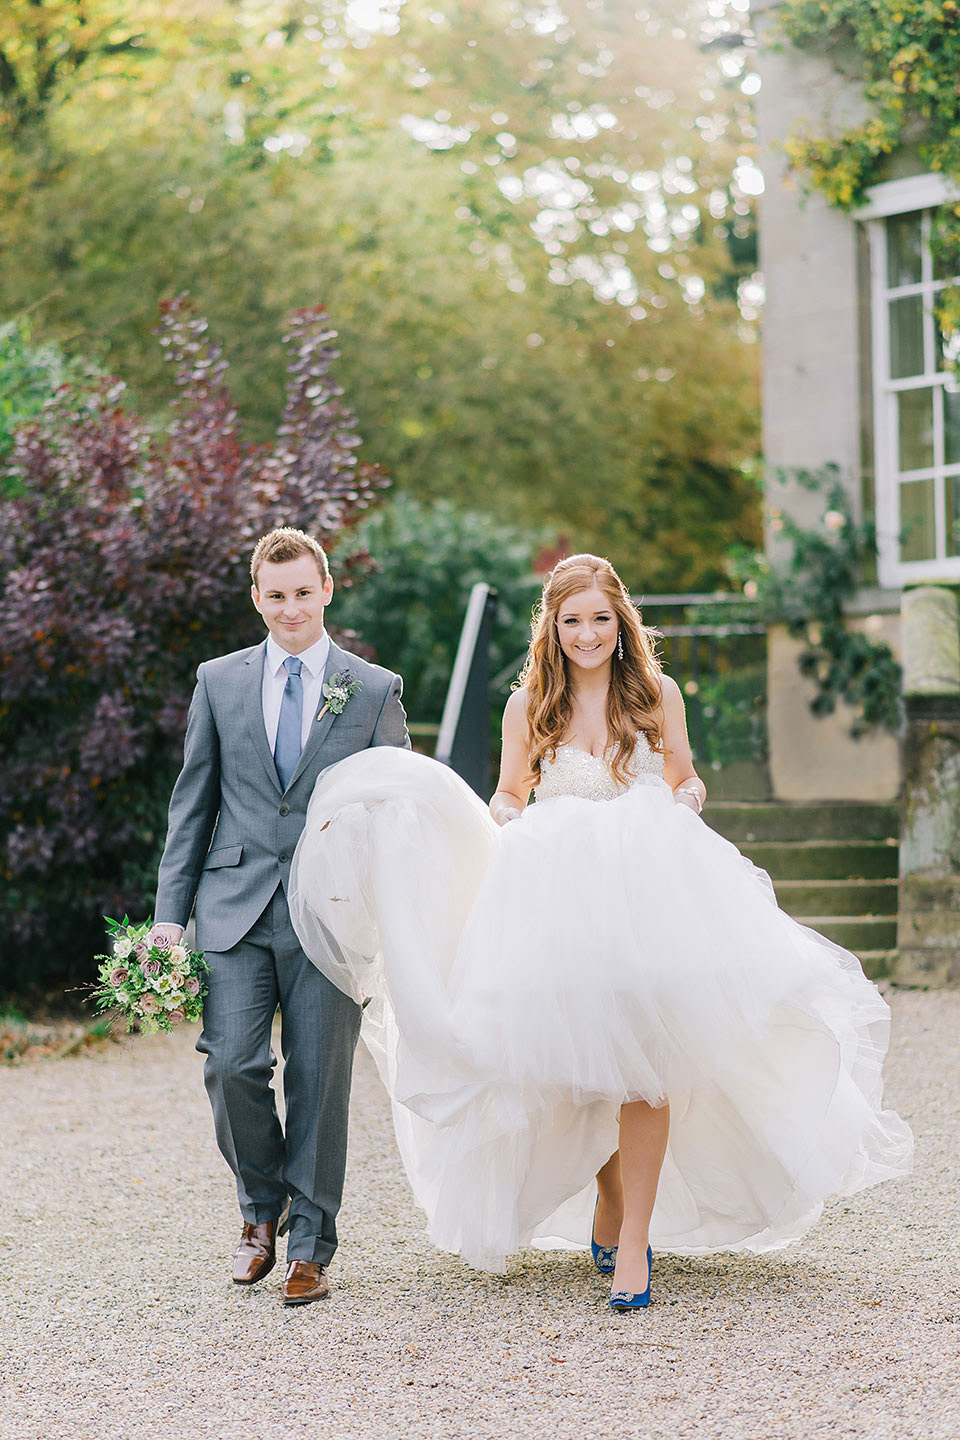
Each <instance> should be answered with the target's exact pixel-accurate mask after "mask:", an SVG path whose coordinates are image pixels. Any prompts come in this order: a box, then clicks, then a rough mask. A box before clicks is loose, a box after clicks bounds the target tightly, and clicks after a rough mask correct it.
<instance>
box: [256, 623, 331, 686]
mask: <svg viewBox="0 0 960 1440" xmlns="http://www.w3.org/2000/svg"><path fill="white" fill-rule="evenodd" d="M329 654H330V636H329V635H328V634H327V632H326V630H324V632H323V634H322V635H321V636H320V639H319V640H315V641H314V642H313V644H312V645H311V646H310V647H309V648H308V649H307V650H303V651H301V653H300V654H299V655H298V656H297V659H298V660H300V661H302V662H303V668H304V670H306V672H307V674H308V675H311V676H313V677H314V678H315V677H316V676H317V675H322V674H323V672H324V670H325V669H326V666H327V657H328V655H329ZM287 659H289V651H287V650H284V649H283V647H282V646H281V645H278V644H277V642H276V640H274V638H273V636H272V635H268V636H267V669H268V670H269V671H270V674H271V675H278V674H279V673H280V670H281V669H282V667H283V662H284V660H287Z"/></svg>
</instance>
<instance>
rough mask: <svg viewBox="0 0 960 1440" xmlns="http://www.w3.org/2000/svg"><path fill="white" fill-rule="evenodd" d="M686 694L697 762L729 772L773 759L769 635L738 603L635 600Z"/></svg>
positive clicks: (724, 598)
mask: <svg viewBox="0 0 960 1440" xmlns="http://www.w3.org/2000/svg"><path fill="white" fill-rule="evenodd" d="M635 603H636V604H637V605H638V606H639V608H640V612H641V615H642V617H643V621H644V624H646V625H649V626H651V627H652V628H653V629H655V630H658V631H659V632H660V635H661V636H662V639H661V640H660V641H659V643H658V652H659V654H660V659H661V662H662V664H663V668H664V670H665V671H666V672H667V674H668V675H672V676H673V678H674V679H675V680H676V681H677V683H678V685H679V686H680V688H681V689H682V691H683V693H684V697H685V700H686V707H687V727H688V729H689V732H690V744H691V748H692V750H693V755H694V759H695V760H696V761H698V762H699V763H701V764H706V765H711V766H713V767H723V766H725V765H730V764H732V763H735V762H738V761H743V760H764V759H765V758H766V754H767V725H766V713H767V627H766V625H765V624H764V623H763V621H762V620H760V619H759V617H758V616H757V613H756V610H755V608H754V607H752V606H751V605H750V604H749V603H748V602H745V601H744V600H743V598H742V597H741V596H739V595H730V594H728V593H724V592H721V593H717V594H685V595H648V596H645V597H635Z"/></svg>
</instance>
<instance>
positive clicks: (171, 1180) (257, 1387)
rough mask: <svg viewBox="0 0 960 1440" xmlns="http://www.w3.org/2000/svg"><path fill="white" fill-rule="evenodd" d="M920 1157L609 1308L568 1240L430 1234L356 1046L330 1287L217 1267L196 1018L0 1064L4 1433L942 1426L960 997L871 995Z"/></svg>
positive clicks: (222, 1222) (575, 1434) (957, 1297)
mask: <svg viewBox="0 0 960 1440" xmlns="http://www.w3.org/2000/svg"><path fill="white" fill-rule="evenodd" d="M891 1003H892V1005H893V1009H894V1022H895V1043H894V1051H893V1055H892V1058H891V1063H890V1066H889V1072H888V1085H887V1094H888V1100H889V1103H890V1104H891V1105H894V1106H895V1107H896V1108H897V1109H898V1110H900V1112H901V1114H903V1115H904V1117H905V1118H906V1119H908V1120H909V1121H910V1123H911V1124H912V1125H913V1127H914V1130H915V1133H916V1136H917V1173H916V1176H915V1178H914V1179H913V1180H912V1181H909V1180H908V1181H898V1182H896V1183H894V1184H889V1185H885V1186H881V1187H879V1188H878V1189H876V1190H873V1191H868V1192H867V1193H866V1194H865V1195H860V1196H857V1197H855V1198H854V1199H853V1200H852V1201H849V1202H847V1203H842V1202H838V1203H837V1204H835V1205H833V1206H832V1207H831V1208H830V1210H829V1212H828V1213H827V1215H826V1216H825V1217H824V1219H823V1220H822V1221H821V1223H820V1224H819V1225H818V1226H817V1227H816V1229H815V1230H814V1231H813V1233H812V1234H811V1235H810V1236H809V1237H808V1238H807V1239H806V1240H805V1241H804V1242H803V1243H802V1244H801V1245H799V1246H796V1247H794V1248H793V1249H792V1250H789V1251H786V1252H783V1251H781V1252H779V1253H778V1254H776V1255H773V1256H768V1257H761V1258H757V1259H738V1258H736V1257H733V1256H723V1255H720V1256H714V1257H710V1258H707V1259H677V1258H674V1257H671V1256H669V1255H660V1256H658V1257H657V1263H656V1274H655V1277H654V1304H653V1305H652V1306H651V1307H650V1309H649V1310H648V1311H647V1312H646V1313H645V1314H642V1315H636V1316H622V1317H621V1316H614V1315H612V1314H610V1312H609V1311H607V1310H606V1309H605V1302H606V1290H605V1286H604V1282H603V1281H602V1280H601V1278H600V1277H599V1276H598V1275H596V1274H595V1272H594V1271H593V1269H592V1267H591V1265H590V1262H589V1256H587V1255H585V1254H557V1253H553V1254H544V1253H539V1252H527V1253H524V1254H523V1255H522V1256H520V1257H518V1258H516V1259H514V1261H513V1262H512V1263H511V1266H510V1270H509V1273H508V1275H507V1276H506V1277H505V1278H500V1277H494V1276H484V1275H480V1274H477V1273H475V1272H473V1271H470V1270H468V1269H467V1268H466V1267H464V1266H463V1265H461V1264H460V1263H459V1262H458V1261H456V1260H454V1259H453V1258H451V1257H450V1256H447V1255H443V1254H440V1253H438V1252H435V1251H433V1250H432V1249H431V1248H430V1246H429V1245H428V1244H427V1242H426V1240H425V1238H424V1236H423V1233H422V1224H421V1217H420V1213H419V1212H418V1211H417V1210H416V1209H415V1208H414V1206H413V1204H412V1203H411V1201H410V1198H409V1196H408V1194H407V1190H406V1186H405V1183H404V1180H403V1176H402V1172H401V1169H400V1164H399V1161H398V1159H397V1155H396V1151H395V1149H394V1145H393V1138H392V1132H391V1128H390V1120H389V1112H388V1107H387V1104H386V1102H385V1098H384V1095H383V1092H382V1090H381V1089H380V1085H379V1082H378V1080H377V1078H376V1074H375V1072H374V1070H373V1067H372V1064H371V1063H370V1061H369V1058H368V1057H367V1055H366V1053H365V1052H364V1051H362V1050H361V1053H360V1055H359V1057H358V1067H357V1080H356V1085H355V1090H354V1112H353V1131H352V1139H351V1163H350V1168H349V1172H348V1179H347V1193H346V1197H345V1201H344V1212H343V1216H342V1224H341V1232H342V1243H341V1249H340V1253H339V1255H338V1258H337V1261H336V1263H335V1266H334V1271H333V1277H332V1278H333V1293H332V1295H331V1298H330V1299H329V1300H328V1301H327V1302H325V1303H324V1304H321V1305H314V1306H308V1307H306V1308H304V1309H302V1310H284V1309H283V1308H282V1307H281V1306H280V1304H279V1303H278V1293H279V1283H280V1276H281V1274H282V1267H281V1266H280V1265H278V1267H277V1269H276V1270H275V1271H274V1272H273V1274H272V1275H270V1276H269V1277H268V1279H267V1280H266V1281H264V1282H263V1283H262V1284H261V1285H259V1286H257V1287H255V1288H254V1289H252V1290H249V1291H248V1290H241V1289H239V1288H238V1287H236V1286H234V1285H232V1284H231V1283H230V1281H229V1268H230V1261H231V1258H232V1253H233V1247H234V1244H235V1242H236V1235H237V1233H238V1220H237V1216H236V1211H235V1205H234V1202H233V1197H232V1181H231V1180H230V1177H229V1175H228V1174H227V1172H226V1170H225V1168H224V1167H223V1164H222V1162H221V1160H220V1157H219V1155H218V1154H217V1152H216V1150H215V1147H214V1144H213V1138H212V1127H211V1122H210V1117H209V1114H208V1110H207V1102H206V1097H205V1095H204V1093H203V1088H202V1084H201V1078H200V1064H201V1062H200V1058H199V1057H198V1056H197V1055H195V1054H194V1053H193V1050H192V1048H191V1047H192V1042H193V1039H194V1036H193V1035H191V1034H181V1035H175V1036H169V1037H167V1036H155V1037H151V1038H147V1039H138V1040H133V1041H128V1042H125V1043H124V1044H123V1045H122V1046H109V1047H106V1048H104V1049H103V1050H101V1051H98V1052H96V1053H91V1054H86V1055H81V1056H78V1057H76V1058H74V1059H67V1060H63V1061H60V1062H56V1063H54V1062H42V1063H39V1064H35V1065H24V1066H21V1067H19V1068H16V1069H6V1070H3V1071H0V1115H2V1130H0V1143H2V1151H0V1154H2V1174H0V1216H2V1220H0V1436H2V1437H3V1440H28V1437H29V1440H60V1437H64V1440H67V1437H69V1440H87V1437H98V1440H99V1437H108V1440H112V1437H124V1440H125V1437H128V1436H129V1437H131V1440H180V1437H184V1440H186V1437H190V1440H207V1437H210V1440H299V1437H311V1440H312V1437H329V1440H352V1437H355V1436H364V1437H367V1436H386V1437H394V1436H397V1437H404V1440H405V1437H411V1440H432V1437H437V1440H459V1437H470V1440H514V1437H517V1440H520V1437H524V1440H526V1437H537V1440H541V1437H546V1440H591V1437H604V1440H607V1437H609V1436H616V1437H630V1440H647V1437H649V1440H674V1437H677V1440H680V1437H688V1436H689V1437H697V1440H815V1437H820V1436H824V1437H827V1436H829V1437H830V1440H845V1437H854V1436H864V1437H870V1440H887V1437H889V1440H911V1437H917V1440H920V1437H922V1440H958V1437H960V1248H958V1240H957V1212H958V1199H957V1191H958V1185H957V1180H958V1163H957V1162H958V1154H960V1143H958V1141H960V1045H958V1036H960V994H958V993H956V992H953V993H944V992H941V993H939V994H938V993H932V994H927V993H922V992H909V991H908V992H901V993H894V994H893V995H892V996H891Z"/></svg>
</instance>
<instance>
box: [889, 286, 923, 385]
mask: <svg viewBox="0 0 960 1440" xmlns="http://www.w3.org/2000/svg"><path fill="white" fill-rule="evenodd" d="M923 370H924V365H923V297H922V296H921V295H907V296H905V297H904V299H902V300H891V301H890V378H891V379H892V380H903V379H904V377H905V376H907V375H922V374H923Z"/></svg>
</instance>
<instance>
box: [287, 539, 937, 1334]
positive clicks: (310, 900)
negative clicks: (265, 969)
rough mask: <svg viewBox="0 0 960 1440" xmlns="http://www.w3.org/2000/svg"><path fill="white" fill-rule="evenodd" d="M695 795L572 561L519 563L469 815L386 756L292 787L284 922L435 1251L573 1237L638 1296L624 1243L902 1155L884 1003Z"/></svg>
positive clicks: (344, 764)
mask: <svg viewBox="0 0 960 1440" xmlns="http://www.w3.org/2000/svg"><path fill="white" fill-rule="evenodd" d="M531 790H532V791H533V793H534V795H535V798H536V803H535V804H533V805H531V806H528V803H527V802H528V799H529V797H530V793H531ZM705 799H706V787H705V786H704V784H703V781H702V780H700V778H699V777H698V776H697V775H696V773H695V771H694V768H693V764H692V760H691V755H690V747H689V742H688V740H687V733H686V724H685V718H684V708H683V699H682V695H681V693H680V690H679V688H678V686H677V685H676V683H675V682H674V681H673V680H671V679H670V678H669V677H667V676H665V675H663V674H662V673H661V671H660V667H659V665H658V663H657V660H656V657H655V654H654V649H653V644H652V634H651V632H650V631H648V630H646V629H645V628H644V626H643V625H642V624H641V622H640V617H639V615H638V614H637V611H636V610H635V608H634V606H633V604H632V603H631V601H630V597H629V595H628V593H627V591H626V589H625V588H624V586H623V584H622V582H621V581H620V579H619V577H618V576H617V574H616V572H615V571H614V570H613V567H612V566H611V565H610V564H609V562H608V561H606V560H603V559H600V558H598V557H596V556H592V555H576V556H573V557H571V558H570V559H567V560H563V561H561V562H560V564H558V565H557V566H556V567H555V569H554V570H553V572H552V573H551V574H550V575H549V576H548V578H547V581H546V584H545V587H544V592H543V597H542V601H541V603H540V606H539V608H538V613H537V614H536V615H535V617H534V628H533V640H532V643H531V647H530V652H529V655H528V658H527V662H526V665H525V668H524V671H523V674H522V676H521V681H520V686H519V688H518V689H517V690H515V691H514V693H513V694H512V695H511V697H510V699H509V701H508V703H507V707H506V710H505V713H504V719H503V752H502V764H501V771H500V779H499V784H498V787H497V792H496V794H495V795H494V796H493V799H492V800H491V802H490V809H489V813H488V812H487V810H486V809H485V807H484V806H483V805H482V804H481V802H480V801H479V800H478V799H477V797H476V796H475V795H474V793H473V792H472V791H471V790H470V789H469V788H468V787H467V786H466V785H465V784H464V783H463V782H462V781H461V780H459V778H458V777H457V776H456V775H454V773H453V772H452V771H450V770H448V769H446V768H445V767H443V766H441V765H439V764H437V763H436V762H435V761H432V760H429V759H427V758H425V757H424V756H420V755H415V754H411V753H409V752H404V751H399V750H395V749H386V748H384V749H375V750H366V751H362V752H360V753H359V754H357V755H353V756H351V757H350V758H349V759H346V760H343V761H341V762H340V763H339V764H337V765H334V766H332V767H331V768H330V769H329V770H327V771H325V772H324V773H323V774H322V775H321V776H320V778H319V780H318V781H317V786H316V789H315V791H314V795H313V798H312V800H311V804H310V810H309V813H308V817H307V823H306V826H305V829H304V832H303V835H302V837H301V840H300V844H299V846H298V849H297V854H296V857H295V860H294V868H293V875H292V886H291V899H290V908H291V914H292V915H293V919H294V924H295V926H296V929H297V932H298V934H299V936H300V939H301V942H302V944H303V947H304V949H305V951H306V953H307V954H308V955H309V957H310V959H311V960H312V961H313V962H314V964H316V965H317V966H318V967H319V968H320V969H321V970H323V971H324V973H325V974H327V975H328V977H329V978H330V979H331V980H333V982H334V983H335V984H336V985H338V986H339V987H340V988H341V989H342V990H344V991H346V992H347V993H348V994H350V995H352V996H353V997H354V998H355V999H357V1000H361V1001H365V1002H368V1003H367V1006H366V1009H365V1011H364V1022H363V1034H364V1038H365V1040H366V1042H367V1044H368V1046H369V1048H370V1050H371V1052H372V1054H373V1056H374V1058H375V1060H376V1062H377V1065H378V1068H379V1070H380V1074H381V1076H382V1078H383V1080H384V1083H385V1084H386V1087H387V1090H388V1092H389V1094H390V1097H391V1101H392V1104H393V1114H394V1121H395V1126H396V1132H397V1139H398V1143H399V1147H400V1152H401V1155H402V1158H403V1161H404V1165H405V1168H406V1171H407V1174H408V1177H409V1179H410V1182H411V1185H412V1187H413V1191H414V1194H415V1196H416V1198H417V1201H418V1202H419V1204H420V1205H421V1206H422V1207H423V1208H424V1210H425V1211H426V1213H427V1216H428V1219H429V1222H430V1235H431V1238H432V1240H433V1241H434V1243H435V1244H436V1245H438V1246H440V1247H442V1248H443V1249H447V1250H450V1251H453V1252H454V1253H457V1254H460V1255H462V1256H463V1257H464V1259H466V1260H467V1261H469V1262H470V1263H471V1264H473V1265H476V1266H480V1267H482V1268H486V1269H493V1270H503V1268H504V1264H505V1257H506V1256H507V1255H508V1254H510V1253H512V1252H513V1251H515V1250H517V1249H518V1248H519V1247H520V1246H522V1245H526V1244H530V1243H534V1244H540V1245H543V1246H546V1247H561V1246H564V1247H574V1246H580V1245H583V1244H585V1242H586V1239H587V1237H588V1236H589V1240H590V1246H591V1250H592V1253H593V1258H594V1263H595V1265H596V1267H597V1269H598V1270H600V1271H601V1272H602V1273H604V1274H612V1277H613V1278H612V1289H611V1296H610V1304H611V1306H612V1307H613V1308H614V1309H618V1310H629V1309H638V1308H641V1307H643V1306H645V1305H646V1304H647V1303H648V1302H649V1298H650V1282H651V1269H652V1251H651V1248H650V1247H651V1245H655V1246H657V1247H660V1248H663V1249H667V1250H671V1251H673V1252H675V1253H681V1254H706V1253H710V1252H712V1251H716V1250H752V1251H761V1250H768V1249H774V1248H777V1247H780V1246H783V1245H786V1244H788V1243H789V1242H790V1241H791V1240H795V1239H797V1238H798V1237H799V1236H801V1235H802V1234H804V1233H805V1231H806V1230H808V1229H809V1227H810V1226H811V1225H812V1224H813V1223H814V1222H815V1220H816V1219H817V1217H818V1215H819V1214H820V1211H821V1209H822V1207H823V1203H824V1201H825V1200H826V1199H827V1198H828V1197H829V1196H831V1195H848V1194H852V1193H853V1192H855V1191H857V1190H860V1189H862V1188H864V1187H866V1186H868V1185H873V1184H876V1183H877V1182H878V1181H881V1180H885V1179H888V1178H890V1177H892V1176H896V1175H902V1174H904V1173H906V1172H907V1171H908V1170H909V1168H910V1162H911V1150H912V1140H911V1136H910V1132H909V1130H908V1128H907V1126H906V1125H905V1124H904V1123H903V1121H902V1120H900V1119H899V1117H898V1116H897V1115H895V1114H894V1113H893V1112H892V1111H884V1110H882V1108H881V1090H882V1081H881V1065H882V1061H883V1056H884V1054H885V1052H886V1048H887V1043H888V1038H889V1011H888V1009H887V1006H886V1005H885V1003H884V1001H883V1000H882V998H881V997H880V995H879V993H878V991H877V990H876V988H875V986H873V985H872V984H871V983H870V982H869V981H868V980H867V979H866V978H865V977H864V975H863V972H862V970H861V969H860V966H859V964H858V962H857V960H856V958H855V957H854V956H853V955H851V954H849V953H848V952H847V951H845V950H842V949H840V948H839V947H838V946H836V945H833V944H832V943H831V942H830V941H828V940H825V939H823V938H822V937H821V936H819V935H817V934H816V933H815V932H814V931H811V930H809V929H807V928H805V927H804V926H801V925H799V924H798V923H797V922H796V921H794V920H792V919H790V917H789V916H787V915H785V914H784V913H783V912H782V911H781V910H779V909H778V908H777V905H776V901H775V898H774V895H773V889H772V886H771V885H770V882H769V880H768V878H767V876H766V875H765V874H764V873H763V872H762V871H760V870H758V869H756V867H755V866H753V865H752V864H751V863H750V861H748V860H746V859H745V858H744V857H743V856H741V855H740V854H739V852H738V851H737V850H736V849H735V847H734V846H733V845H731V844H730V843H729V842H728V841H726V840H724V839H722V838H721V837H720V836H719V835H717V834H715V833H714V832H713V831H712V830H710V829H709V828H708V827H707V826H706V825H705V824H704V823H703V821H702V820H701V819H700V818H699V815H700V812H701V810H702V809H703V805H704V802H705Z"/></svg>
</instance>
